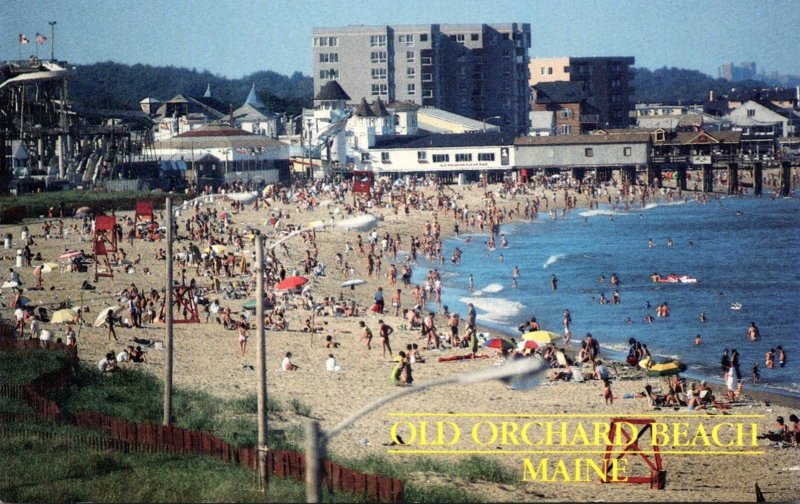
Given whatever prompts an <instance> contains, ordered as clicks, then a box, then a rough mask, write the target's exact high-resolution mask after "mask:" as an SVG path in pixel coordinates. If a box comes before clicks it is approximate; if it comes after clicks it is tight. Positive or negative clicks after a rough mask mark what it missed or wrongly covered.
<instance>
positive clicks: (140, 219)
mask: <svg viewBox="0 0 800 504" xmlns="http://www.w3.org/2000/svg"><path fill="white" fill-rule="evenodd" d="M155 220H156V218H155V213H154V212H153V202H152V201H137V202H136V211H135V214H134V218H133V225H134V226H135V229H136V237H137V238H139V237H140V235H141V233H140V232H139V223H142V224H150V223H153V222H155Z"/></svg>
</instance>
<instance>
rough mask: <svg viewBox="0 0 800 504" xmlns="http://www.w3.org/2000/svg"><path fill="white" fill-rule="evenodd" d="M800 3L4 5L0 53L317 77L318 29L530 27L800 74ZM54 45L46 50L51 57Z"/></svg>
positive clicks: (117, 1)
mask: <svg viewBox="0 0 800 504" xmlns="http://www.w3.org/2000/svg"><path fill="white" fill-rule="evenodd" d="M798 7H800V4H799V3H798V2H797V0H768V1H764V0H760V1H754V0H733V1H731V0H725V1H720V0H713V1H703V0H694V1H686V0H672V1H669V2H664V1H661V2H655V1H644V0H642V1H637V0H620V1H593V0H580V1H575V0H573V1H569V0H567V1H564V0H560V1H559V0H539V1H535V0H483V1H478V0H447V1H444V0H362V1H352V0H339V1H335V0H327V1H311V0H294V1H289V0H182V1H179V0H157V1H156V0H27V1H25V0H19V1H18V0H0V59H16V58H17V55H18V50H19V45H18V35H19V33H20V32H21V33H24V34H25V35H26V36H27V37H28V38H29V39H30V40H31V45H27V46H23V47H22V50H23V51H22V52H23V57H27V56H29V55H30V54H34V53H35V51H36V46H35V44H34V43H33V39H34V35H35V33H36V32H37V31H39V32H42V33H44V34H45V35H46V36H47V37H48V38H50V26H49V25H48V22H49V21H56V22H57V24H56V27H55V29H56V33H55V39H56V45H55V53H56V57H57V58H59V59H66V60H68V61H70V62H73V63H92V62H95V61H106V60H114V61H119V62H123V63H148V64H153V65H175V66H182V67H189V68H197V69H198V70H203V69H208V70H210V71H211V72H213V73H216V74H221V75H224V76H227V77H241V76H243V75H246V74H249V73H251V72H254V71H257V70H274V71H276V72H279V73H283V74H291V73H293V72H295V71H300V72H303V73H304V74H307V75H310V74H311V67H312V62H311V30H312V28H313V27H315V26H342V25H349V24H363V25H381V24H427V23H442V24H445V23H483V22H487V23H492V22H522V23H530V24H531V30H532V47H531V49H530V55H531V56H532V57H536V56H542V57H547V56H634V57H635V58H636V66H640V67H646V68H651V69H655V68H660V67H662V66H670V67H671V66H675V67H680V68H690V69H695V70H700V71H702V72H704V73H707V74H709V75H711V76H713V77H716V76H717V68H718V67H719V66H720V64H722V63H723V62H730V61H732V62H734V63H737V64H739V63H741V62H743V61H755V62H756V63H757V65H758V69H759V71H767V72H769V71H774V70H777V71H779V72H780V73H790V74H796V75H797V74H800V50H798V49H799V48H800V29H799V28H798V25H797V19H798V11H800V9H798ZM50 42H51V41H50V40H48V41H47V44H46V45H44V46H41V47H39V55H40V56H48V57H49V54H50Z"/></svg>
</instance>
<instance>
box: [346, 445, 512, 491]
mask: <svg viewBox="0 0 800 504" xmlns="http://www.w3.org/2000/svg"><path fill="white" fill-rule="evenodd" d="M333 458H334V459H335V460H336V462H337V463H339V464H341V465H343V466H345V467H349V468H351V469H355V470H357V471H361V472H365V473H371V474H378V475H381V476H388V477H392V478H398V479H402V480H406V481H407V483H406V487H405V500H406V501H407V502H421V503H425V502H481V498H480V496H478V495H476V494H475V493H470V492H468V491H467V490H464V489H463V488H460V487H458V486H456V485H453V486H443V485H429V484H425V485H422V484H420V483H416V482H414V481H413V479H414V478H413V474H412V473H428V474H439V475H444V476H450V477H453V478H455V479H458V480H460V481H465V482H473V481H479V480H483V481H487V482H490V483H502V484H508V485H516V484H519V478H518V477H517V476H516V475H515V474H514V473H513V472H512V471H511V470H510V469H508V468H506V467H505V466H503V465H501V464H500V463H498V462H497V461H496V460H492V459H489V458H486V457H480V456H477V455H473V456H470V457H469V458H466V459H462V460H459V461H457V462H451V461H443V460H438V459H435V458H431V457H413V458H411V459H410V460H408V462H407V463H397V462H392V461H390V460H389V459H388V458H387V457H385V456H380V455H369V456H367V457H364V458H362V459H342V458H338V457H335V456H334V457H333Z"/></svg>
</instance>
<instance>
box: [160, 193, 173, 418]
mask: <svg viewBox="0 0 800 504" xmlns="http://www.w3.org/2000/svg"><path fill="white" fill-rule="evenodd" d="M166 226H167V285H166V289H165V292H164V325H165V326H166V331H167V334H166V337H165V343H166V344H165V348H164V421H163V422H162V423H163V424H164V425H167V426H168V425H170V424H171V423H172V196H171V195H170V196H167V223H166Z"/></svg>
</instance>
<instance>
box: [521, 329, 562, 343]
mask: <svg viewBox="0 0 800 504" xmlns="http://www.w3.org/2000/svg"><path fill="white" fill-rule="evenodd" d="M522 339H524V340H525V341H535V342H536V343H541V344H542V345H547V344H548V343H553V342H554V341H557V340H559V339H561V335H560V334H558V333H554V332H550V331H531V332H526V333H525V334H523V335H522Z"/></svg>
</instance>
